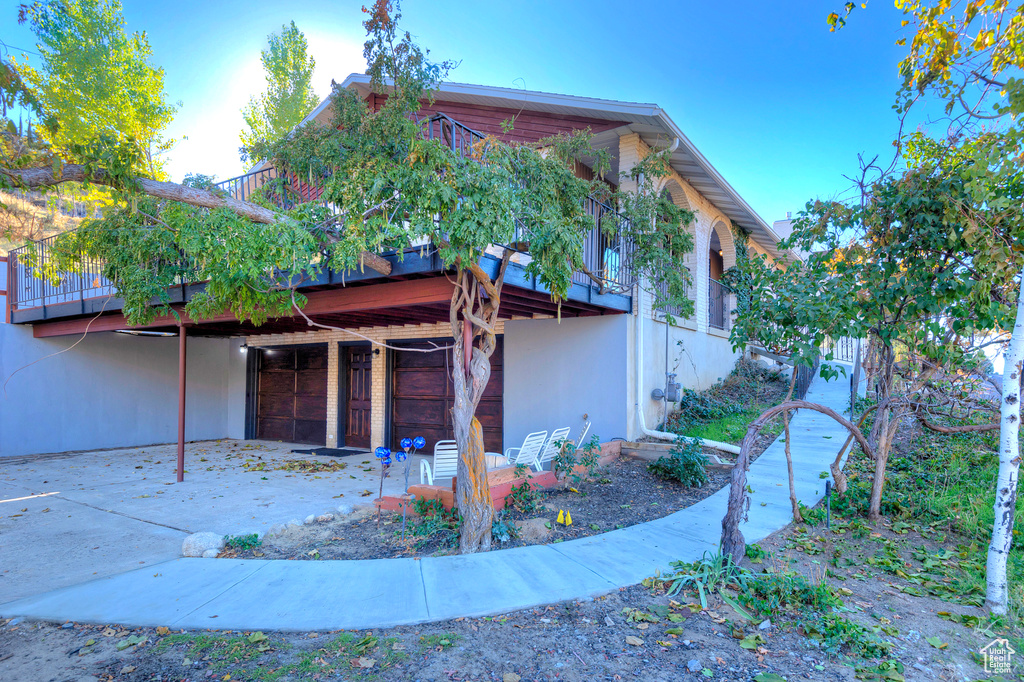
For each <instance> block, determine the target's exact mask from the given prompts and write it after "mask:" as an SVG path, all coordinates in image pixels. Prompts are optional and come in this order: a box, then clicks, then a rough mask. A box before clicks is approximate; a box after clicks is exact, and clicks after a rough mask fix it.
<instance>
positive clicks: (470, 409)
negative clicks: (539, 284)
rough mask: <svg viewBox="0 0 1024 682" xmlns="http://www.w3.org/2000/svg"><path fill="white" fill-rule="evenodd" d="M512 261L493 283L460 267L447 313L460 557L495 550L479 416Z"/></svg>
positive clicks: (471, 269)
mask: <svg viewBox="0 0 1024 682" xmlns="http://www.w3.org/2000/svg"><path fill="white" fill-rule="evenodd" d="M511 257H512V252H511V251H507V250H506V251H505V255H504V257H503V258H502V262H501V268H500V270H499V274H498V278H497V280H495V281H494V282H492V281H491V278H490V277H489V276H488V275H487V273H486V272H484V270H483V269H482V268H481V267H480V265H479V264H478V263H471V264H470V265H468V266H463V265H462V264H461V263H460V264H459V269H458V272H457V274H456V281H455V283H456V286H455V291H454V292H453V293H452V303H451V307H450V309H449V313H448V314H449V320H450V322H451V329H452V338H453V339H454V341H455V343H454V344H453V350H452V356H453V361H454V362H453V364H454V367H453V368H452V383H453V384H454V388H455V405H454V406H453V407H452V423H453V426H454V431H455V442H456V443H457V444H458V448H459V466H458V470H457V477H456V479H455V503H456V504H457V505H458V507H459V514H460V516H461V517H462V525H461V526H460V528H459V551H460V552H461V553H463V554H472V553H473V552H486V551H487V550H489V549H490V548H491V525H492V524H493V522H494V507H493V506H492V503H491V488H490V484H489V483H488V481H487V462H486V459H485V458H484V435H483V429H482V427H481V426H480V421H479V420H478V419H477V418H476V417H475V414H476V408H477V405H478V404H479V403H480V398H482V397H483V394H484V389H486V388H487V382H488V381H489V380H490V378H491V355H492V354H493V353H494V349H495V347H496V345H497V336H496V335H495V324H496V323H497V321H498V306H499V305H500V297H501V286H502V282H503V281H504V279H505V270H506V269H507V268H508V264H509V261H510V259H511ZM460 316H461V319H460ZM478 335H479V337H480V344H479V346H476V345H474V343H473V341H474V339H475V338H476V337H477V336H478Z"/></svg>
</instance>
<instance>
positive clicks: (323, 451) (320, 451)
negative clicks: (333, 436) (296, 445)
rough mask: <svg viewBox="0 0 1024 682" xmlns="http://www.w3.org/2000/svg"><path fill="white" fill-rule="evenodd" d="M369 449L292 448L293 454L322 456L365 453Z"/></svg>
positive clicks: (344, 455) (345, 455)
mask: <svg viewBox="0 0 1024 682" xmlns="http://www.w3.org/2000/svg"><path fill="white" fill-rule="evenodd" d="M369 452H370V451H369V450H364V449H362V448H311V449H309V450H292V453H291V454H293V455H318V456H320V457H350V456H352V455H365V454H368V453H369Z"/></svg>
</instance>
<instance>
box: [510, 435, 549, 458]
mask: <svg viewBox="0 0 1024 682" xmlns="http://www.w3.org/2000/svg"><path fill="white" fill-rule="evenodd" d="M547 437H548V432H547V431H535V432H534V433H531V434H530V435H528V436H527V437H526V438H525V439H523V445H522V447H518V448H509V449H508V450H506V451H505V459H507V460H508V463H509V465H510V466H514V467H515V466H519V465H523V466H528V467H530V466H533V465H534V463H535V462H536V461H537V457H538V455H540V449H541V448H542V447H544V441H545V440H547ZM513 453H515V457H513V456H512V455H513Z"/></svg>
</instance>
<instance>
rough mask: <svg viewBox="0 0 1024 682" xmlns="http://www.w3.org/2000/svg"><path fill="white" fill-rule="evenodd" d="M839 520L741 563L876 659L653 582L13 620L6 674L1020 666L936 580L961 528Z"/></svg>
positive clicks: (749, 676) (664, 673)
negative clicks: (442, 617) (402, 604)
mask: <svg viewBox="0 0 1024 682" xmlns="http://www.w3.org/2000/svg"><path fill="white" fill-rule="evenodd" d="M894 528H895V530H894ZM833 531H834V532H828V531H826V530H825V529H824V527H823V526H817V527H814V526H806V525H798V526H795V527H790V528H787V529H786V530H784V531H782V532H780V533H778V534H776V535H775V536H772V537H771V538H769V539H768V540H766V541H764V542H762V543H760V545H759V546H760V547H761V548H762V549H763V550H764V551H765V556H764V557H763V558H762V559H761V563H759V564H754V563H751V562H750V560H745V562H744V565H745V566H747V567H748V568H750V569H751V570H754V571H761V570H764V569H765V568H766V567H767V568H770V569H772V570H790V571H796V572H798V573H800V574H802V575H804V576H805V577H807V578H808V579H810V580H811V581H816V580H821V579H822V578H823V579H824V580H825V582H826V584H827V585H829V586H830V588H831V589H832V590H833V592H834V593H835V594H838V595H840V596H841V598H842V600H843V603H844V605H843V607H841V608H840V609H839V610H838V611H837V613H839V614H840V615H842V616H844V617H847V618H849V620H850V621H853V622H855V623H859V624H860V625H863V626H865V628H867V629H868V630H869V631H872V630H873V631H874V632H873V633H872V634H871V635H870V636H871V637H873V638H876V639H877V640H878V641H880V642H883V643H888V644H886V646H889V645H890V644H891V646H892V651H891V653H889V654H888V656H886V657H885V658H884V659H868V660H864V659H857V658H855V657H851V656H850V655H849V654H850V649H849V647H847V646H845V645H842V646H838V647H829V646H828V645H827V643H825V642H822V641H820V638H816V637H815V634H814V632H813V630H812V629H811V628H809V627H808V623H809V622H810V619H811V617H812V615H813V614H807V613H803V614H801V613H796V612H788V611H784V610H779V611H778V612H777V613H775V614H773V615H772V617H771V618H770V621H771V622H770V624H765V623H763V622H757V621H760V619H759V618H758V619H757V621H754V622H751V621H748V620H747V619H746V618H744V617H743V616H742V615H741V614H739V613H738V612H737V611H734V610H733V609H732V608H731V607H730V606H728V605H726V604H724V603H723V602H722V601H721V600H720V599H719V598H717V597H712V598H711V599H710V600H709V604H708V608H707V609H703V610H702V609H701V608H700V605H699V604H698V603H697V602H698V598H697V595H696V594H695V593H692V592H687V591H685V590H684V591H683V592H682V593H680V594H678V595H676V596H675V597H674V598H669V597H668V596H666V594H665V590H664V587H663V586H662V585H661V584H659V583H654V582H652V581H648V583H647V584H646V585H638V586H633V587H630V588H626V589H622V590H619V591H616V592H614V593H612V594H610V595H606V596H604V597H599V598H596V599H593V600H586V601H571V602H562V603H559V604H553V605H551V606H548V607H546V608H543V609H531V610H526V611H520V612H516V613H509V614H504V615H501V616H496V617H489V618H472V619H457V620H453V621H446V622H441V623H432V624H426V625H421V626H411V627H399V628H390V629H380V630H373V631H359V632H303V633H273V632H267V633H252V632H223V631H214V630H205V631H200V632H197V631H191V632H185V631H174V632H171V631H168V630H166V629H136V630H129V629H123V628H120V627H106V626H94V625H81V624H63V625H62V624H52V623H29V622H17V621H10V622H6V623H3V624H2V625H0V679H3V680H18V681H20V680H39V681H41V682H42V681H50V680H52V681H54V682H63V681H64V680H73V681H82V682H85V681H90V682H91V681H93V680H104V681H111V682H112V681H114V680H117V681H136V680H147V681H149V680H164V681H170V680H188V681H199V680H212V679H216V680H222V681H227V680H253V681H256V680H298V679H311V680H349V679H352V680H362V679H367V680H369V679H374V680H396V681H397V680H423V681H424V682H426V681H432V680H438V681H441V680H481V681H482V680H501V681H502V682H515V681H517V680H522V681H533V680H566V681H575V680H579V681H584V680H626V679H638V680H685V679H693V680H703V679H719V680H755V681H756V682H777V681H778V680H779V679H780V678H779V677H773V676H771V674H774V675H778V676H781V678H783V679H788V680H791V681H792V680H854V679H865V680H901V679H905V680H981V679H991V680H999V679H1003V680H1008V679H1020V677H1019V673H1020V672H1022V671H1024V668H1021V667H1020V664H1019V663H1018V668H1017V669H1015V670H1014V673H1016V674H1017V676H1015V675H1005V676H1003V677H1002V678H999V677H996V676H988V675H986V674H985V673H984V671H983V669H982V667H981V665H980V663H979V661H980V657H979V656H978V655H977V652H978V651H979V650H980V649H981V648H982V647H983V646H985V645H986V644H987V643H988V642H990V641H991V640H992V639H994V638H996V637H997V636H1001V635H1002V634H1004V633H1002V632H999V631H996V630H993V629H992V627H991V626H989V625H986V624H985V623H986V621H985V619H984V617H983V616H984V614H982V612H981V610H980V609H978V608H975V607H971V606H968V605H966V604H965V603H963V600H964V598H963V596H958V595H953V594H947V593H944V592H943V589H942V584H943V578H942V574H943V569H942V565H943V562H945V563H947V564H949V566H947V567H946V568H947V569H948V571H949V572H952V571H953V570H955V567H954V566H955V560H954V559H952V558H951V559H946V560H943V559H941V558H938V559H935V558H934V557H943V556H948V555H951V554H955V552H956V545H957V539H956V538H952V537H948V536H943V535H942V534H940V533H936V532H934V531H932V530H931V529H929V528H927V527H926V528H920V529H918V528H914V527H904V526H903V525H896V526H895V527H886V526H885V525H882V526H878V527H870V526H866V525H863V524H859V523H853V524H845V525H844V523H843V522H841V521H840V522H839V523H838V524H837V525H836V526H834V527H833ZM755 554H756V552H755ZM915 555H916V557H920V558H915ZM929 557H933V559H932V563H929V562H928V561H927V560H928V558H929ZM936 561H938V562H939V563H938V564H936V563H935V562H936ZM925 566H927V567H928V568H925ZM898 571H902V572H903V575H906V576H908V578H903V577H901V576H900V574H899V573H898ZM922 571H925V572H928V571H931V572H933V573H936V574H937V575H938V580H937V581H936V582H935V584H929V581H921V580H920V579H919V576H920V574H921V572H922ZM918 592H920V593H923V596H917V594H916V593H918ZM931 592H934V593H936V594H931ZM734 596H735V595H734ZM940 597H941V598H940ZM968 599H970V597H969V596H968ZM958 602H960V603H958ZM296 608H298V609H300V608H301V604H298V605H296ZM632 609H636V611H632ZM940 613H946V614H948V615H947V616H945V617H943V616H941V615H939V614H940ZM819 615H820V614H819ZM972 616H979V617H981V620H980V621H979V622H976V623H975V622H972V621H971V617H972ZM951 619H952V620H951ZM958 620H959V621H960V622H956V621H958ZM756 635H759V636H760V639H759V640H755V643H756V646H755V647H754V648H749V649H748V648H744V646H743V645H742V643H743V642H744V639H743V638H747V640H746V641H748V642H749V641H750V639H751V636H756ZM627 638H631V639H627ZM632 638H635V639H632ZM882 660H889V661H894V662H897V661H898V662H899V665H900V666H901V667H902V672H897V670H896V669H895V668H893V669H891V670H888V671H882V672H879V671H878V670H875V671H872V668H877V666H878V665H879V663H880V662H881V661H882ZM891 665H895V664H891ZM758 676H760V677H758Z"/></svg>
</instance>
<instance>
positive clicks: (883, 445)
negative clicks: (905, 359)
mask: <svg viewBox="0 0 1024 682" xmlns="http://www.w3.org/2000/svg"><path fill="white" fill-rule="evenodd" d="M880 355H881V356H882V368H881V376H880V377H879V378H878V382H879V383H878V389H879V395H878V400H879V404H880V407H879V408H878V412H877V414H876V415H875V423H874V425H873V426H872V427H871V441H872V442H873V443H874V447H875V473H874V475H873V476H872V477H871V501H870V504H869V506H868V520H870V521H873V522H877V521H879V520H881V518H882V491H883V490H884V489H885V469H886V466H887V465H888V463H889V446H890V445H891V443H892V438H891V436H890V430H891V429H890V424H891V420H892V408H891V405H890V400H889V398H890V396H891V395H892V382H893V375H894V371H895V358H894V356H893V350H892V347H891V346H882V349H881V353H880Z"/></svg>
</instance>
